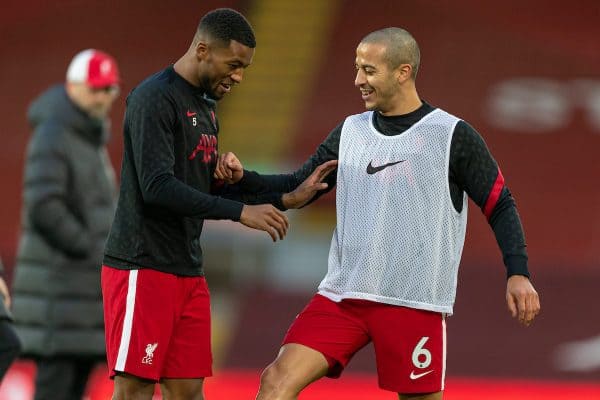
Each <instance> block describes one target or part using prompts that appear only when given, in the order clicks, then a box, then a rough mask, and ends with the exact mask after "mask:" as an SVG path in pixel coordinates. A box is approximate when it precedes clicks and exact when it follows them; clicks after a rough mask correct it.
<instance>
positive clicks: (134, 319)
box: [102, 265, 212, 381]
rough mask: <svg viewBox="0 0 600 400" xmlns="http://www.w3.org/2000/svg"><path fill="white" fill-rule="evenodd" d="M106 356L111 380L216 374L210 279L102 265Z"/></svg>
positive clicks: (200, 376)
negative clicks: (123, 376) (121, 374)
mask: <svg viewBox="0 0 600 400" xmlns="http://www.w3.org/2000/svg"><path fill="white" fill-rule="evenodd" d="M102 296H103V299H104V323H105V330H106V355H107V359H108V368H109V371H110V376H111V378H112V377H114V376H115V374H116V373H117V372H125V373H127V374H130V375H135V376H137V377H140V378H145V379H151V380H154V381H159V380H160V379H161V378H203V377H207V376H211V375H212V353H211V348H210V345H211V344H210V296H209V292H208V286H207V284H206V280H205V279H204V277H200V276H198V277H185V276H177V275H173V274H167V273H164V272H159V271H155V270H152V269H139V270H120V269H116V268H111V267H108V266H106V265H103V266H102Z"/></svg>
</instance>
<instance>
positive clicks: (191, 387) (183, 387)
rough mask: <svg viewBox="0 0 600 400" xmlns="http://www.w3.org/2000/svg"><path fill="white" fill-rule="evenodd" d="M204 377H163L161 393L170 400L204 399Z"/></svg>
mask: <svg viewBox="0 0 600 400" xmlns="http://www.w3.org/2000/svg"><path fill="white" fill-rule="evenodd" d="M203 383H204V378H200V379H163V380H161V382H160V388H161V393H162V396H163V398H164V399H168V400H203V399H204V395H203V394H202V385H203Z"/></svg>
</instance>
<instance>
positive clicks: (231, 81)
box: [196, 40, 254, 100]
mask: <svg viewBox="0 0 600 400" xmlns="http://www.w3.org/2000/svg"><path fill="white" fill-rule="evenodd" d="M218 44H219V43H218V42H213V43H210V44H208V43H205V42H200V43H198V45H197V47H196V55H197V57H198V59H199V63H198V70H197V73H198V80H199V83H200V86H201V87H202V88H203V89H204V90H205V92H206V93H207V94H208V95H209V96H210V97H212V98H213V99H215V100H220V99H221V98H223V96H224V95H225V94H226V93H229V92H230V91H231V88H232V86H233V85H235V84H238V83H240V82H241V81H242V79H243V75H244V69H246V68H247V67H248V66H249V65H250V64H251V63H252V57H253V56H254V49H253V48H250V47H247V46H244V45H243V44H241V43H239V42H237V41H235V40H231V41H230V42H229V46H219V45H218Z"/></svg>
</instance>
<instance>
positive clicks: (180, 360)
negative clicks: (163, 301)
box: [160, 277, 212, 384]
mask: <svg viewBox="0 0 600 400" xmlns="http://www.w3.org/2000/svg"><path fill="white" fill-rule="evenodd" d="M178 281H179V282H178V290H177V293H178V298H177V309H178V311H177V320H176V323H175V326H174V328H173V333H172V335H171V338H170V343H169V351H168V353H167V355H166V359H165V362H164V365H163V369H162V370H161V374H160V377H161V378H178V379H195V380H198V378H204V377H208V376H212V352H211V340H210V293H209V291H208V285H207V284H206V279H205V278H204V277H179V278H178ZM161 382H162V381H161ZM190 384H192V383H190Z"/></svg>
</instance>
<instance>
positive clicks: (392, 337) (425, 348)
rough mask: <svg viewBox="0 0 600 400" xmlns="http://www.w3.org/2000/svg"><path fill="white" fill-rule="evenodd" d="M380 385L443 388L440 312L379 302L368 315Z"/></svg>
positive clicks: (443, 347) (403, 389)
mask: <svg viewBox="0 0 600 400" xmlns="http://www.w3.org/2000/svg"><path fill="white" fill-rule="evenodd" d="M368 325H369V333H370V334H371V337H372V340H373V345H374V348H375V355H376V358H377V372H378V376H379V386H380V387H381V388H382V389H386V390H390V391H393V392H397V393H403V394H411V393H435V392H439V391H441V390H443V389H444V379H445V373H446V323H445V320H444V316H443V315H442V314H440V313H436V312H431V311H424V310H416V309H411V308H406V307H400V306H392V305H385V304H378V305H375V306H373V307H372V310H371V311H370V313H369V316H368Z"/></svg>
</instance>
